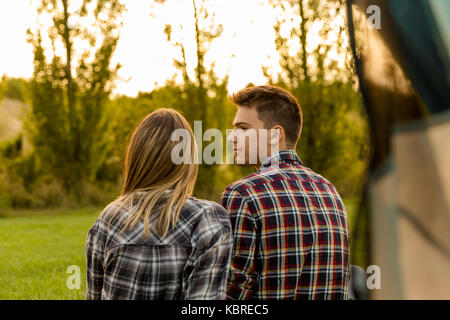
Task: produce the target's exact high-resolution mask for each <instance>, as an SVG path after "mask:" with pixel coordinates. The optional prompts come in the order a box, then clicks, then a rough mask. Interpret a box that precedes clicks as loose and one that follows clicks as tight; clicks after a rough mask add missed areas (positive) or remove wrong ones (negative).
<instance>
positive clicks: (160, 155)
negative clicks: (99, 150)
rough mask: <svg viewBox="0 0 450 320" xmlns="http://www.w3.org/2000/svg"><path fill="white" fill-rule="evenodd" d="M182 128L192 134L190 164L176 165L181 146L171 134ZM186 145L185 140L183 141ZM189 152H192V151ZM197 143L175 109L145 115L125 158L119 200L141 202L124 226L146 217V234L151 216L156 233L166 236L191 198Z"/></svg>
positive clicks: (124, 202) (159, 110) (195, 171)
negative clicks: (178, 149) (178, 150)
mask: <svg viewBox="0 0 450 320" xmlns="http://www.w3.org/2000/svg"><path fill="white" fill-rule="evenodd" d="M177 129H183V130H184V131H185V132H188V133H189V135H190V139H189V140H190V141H189V142H190V143H189V144H188V145H187V146H186V147H187V148H188V149H187V150H184V151H187V152H188V154H189V155H190V156H191V157H192V158H191V159H190V160H191V161H186V163H184V162H181V163H178V164H176V163H175V162H174V161H173V159H172V151H173V150H174V148H175V147H176V146H177V145H179V143H180V142H179V141H173V139H172V134H173V132H174V131H175V130H177ZM183 142H186V141H183ZM189 149H190V150H189ZM195 149H196V146H195V140H194V135H193V133H192V130H191V128H190V126H189V124H188V122H187V121H186V119H185V118H184V117H183V116H182V115H181V114H180V113H178V112H177V111H175V110H173V109H158V110H156V111H154V112H152V113H150V114H149V115H148V116H146V117H145V118H144V119H143V120H142V121H141V122H140V123H139V124H138V126H137V127H136V129H135V130H134V132H133V134H132V136H131V140H130V142H129V144H128V148H127V151H126V155H125V163H124V177H123V178H124V182H123V187H122V193H121V196H120V197H119V199H118V201H119V202H121V206H122V205H126V204H128V205H129V206H128V207H133V204H134V203H136V201H137V203H138V205H137V206H136V207H135V208H136V209H135V210H133V211H132V212H131V214H130V215H129V218H128V220H127V222H126V225H125V227H124V229H125V228H127V227H133V226H134V225H135V224H136V223H137V222H138V221H139V220H140V219H142V218H143V222H144V227H145V233H146V234H148V221H149V217H150V216H151V215H152V214H158V217H157V218H156V220H155V221H156V227H157V231H158V233H159V234H160V235H161V236H165V234H166V233H167V231H168V229H169V227H170V225H171V224H175V223H176V221H177V220H178V216H179V212H180V210H181V207H182V205H183V203H184V201H185V200H186V199H187V198H188V197H189V196H191V195H192V191H193V189H194V184H195V180H196V178H197V171H198V166H197V165H196V164H194V159H193V158H194V155H195Z"/></svg>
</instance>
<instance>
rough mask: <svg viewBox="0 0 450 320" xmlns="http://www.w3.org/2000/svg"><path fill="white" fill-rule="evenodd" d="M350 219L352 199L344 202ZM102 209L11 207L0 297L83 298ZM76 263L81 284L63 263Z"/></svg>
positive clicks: (2, 230) (1, 255)
mask: <svg viewBox="0 0 450 320" xmlns="http://www.w3.org/2000/svg"><path fill="white" fill-rule="evenodd" d="M345 203H346V208H347V212H348V213H349V218H350V219H351V216H352V213H353V210H354V207H355V205H354V202H352V201H345ZM100 211H101V209H100V208H88V209H82V210H72V211H69V210H56V209H54V210H39V211H32V210H26V211H11V212H9V214H8V216H7V217H3V218H0V300H6V299H27V300H32V299H38V300H42V299H46V300H47V299H49V300H66V299H84V298H85V290H86V263H85V240H86V234H87V231H88V230H89V228H90V227H91V225H92V224H93V223H94V221H95V219H96V217H97V215H98V214H99V213H100ZM71 265H76V266H79V267H80V271H81V283H80V289H76V288H75V289H72V290H71V289H69V288H68V287H67V284H66V283H67V279H68V278H69V277H70V276H71V274H69V273H68V272H67V271H68V270H67V268H68V267H69V266H71Z"/></svg>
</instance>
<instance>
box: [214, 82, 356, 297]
mask: <svg viewBox="0 0 450 320" xmlns="http://www.w3.org/2000/svg"><path fill="white" fill-rule="evenodd" d="M231 101H232V102H233V103H234V104H236V106H237V112H236V116H235V118H234V121H233V127H234V130H233V132H232V133H231V134H230V136H229V137H228V140H229V141H232V142H233V144H234V155H235V158H236V161H237V163H238V164H241V165H257V166H259V170H258V171H257V172H255V173H253V174H251V175H249V176H247V177H245V178H242V179H240V180H238V181H236V182H234V183H232V184H230V185H229V186H228V187H227V188H226V189H225V191H224V192H223V194H222V197H221V203H222V205H223V206H224V207H225V208H226V209H227V210H228V211H229V213H230V218H231V225H232V227H233V234H234V248H233V253H232V260H231V268H230V275H229V280H228V298H229V299H348V281H349V275H350V273H349V272H350V271H349V232H348V223H347V215H346V211H345V207H344V203H343V202H342V199H341V197H340V196H339V194H338V192H337V191H336V189H335V187H334V186H333V185H332V184H331V183H330V182H329V181H328V180H327V179H325V178H324V177H322V176H321V175H319V174H317V173H315V172H313V171H312V170H311V169H309V168H307V167H305V166H303V164H302V161H301V160H300V158H299V157H298V155H297V154H296V152H295V148H296V145H297V141H298V140H299V137H300V133H301V129H302V112H301V108H300V106H299V104H298V102H297V100H296V99H295V97H294V96H293V95H292V94H290V93H289V92H288V91H286V90H284V89H282V88H279V87H275V86H256V87H249V88H245V89H243V90H241V91H239V92H237V93H236V94H234V95H233V96H232V97H231ZM249 142H250V143H249Z"/></svg>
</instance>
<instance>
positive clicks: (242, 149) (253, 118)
mask: <svg viewBox="0 0 450 320" xmlns="http://www.w3.org/2000/svg"><path fill="white" fill-rule="evenodd" d="M233 129H234V130H233V132H232V133H231V134H230V135H229V136H228V138H227V140H228V141H230V142H232V143H233V151H234V157H235V160H236V163H237V164H238V165H254V166H258V165H260V164H261V162H262V161H263V160H264V158H265V157H266V156H267V155H268V154H269V153H268V148H269V145H268V141H269V139H268V137H269V134H270V130H268V129H266V128H265V126H264V122H263V121H262V120H260V119H259V117H258V112H257V111H256V108H248V107H239V108H238V110H237V112H236V116H235V117H234V121H233Z"/></svg>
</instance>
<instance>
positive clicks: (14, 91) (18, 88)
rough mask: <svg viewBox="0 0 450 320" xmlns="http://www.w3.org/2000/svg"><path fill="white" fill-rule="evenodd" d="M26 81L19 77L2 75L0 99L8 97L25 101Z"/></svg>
mask: <svg viewBox="0 0 450 320" xmlns="http://www.w3.org/2000/svg"><path fill="white" fill-rule="evenodd" d="M28 85H29V83H28V81H26V80H25V79H21V78H10V77H7V76H6V75H3V77H2V79H1V80H0V101H1V100H2V98H10V99H14V100H19V101H21V102H26V99H27V90H28Z"/></svg>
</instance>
